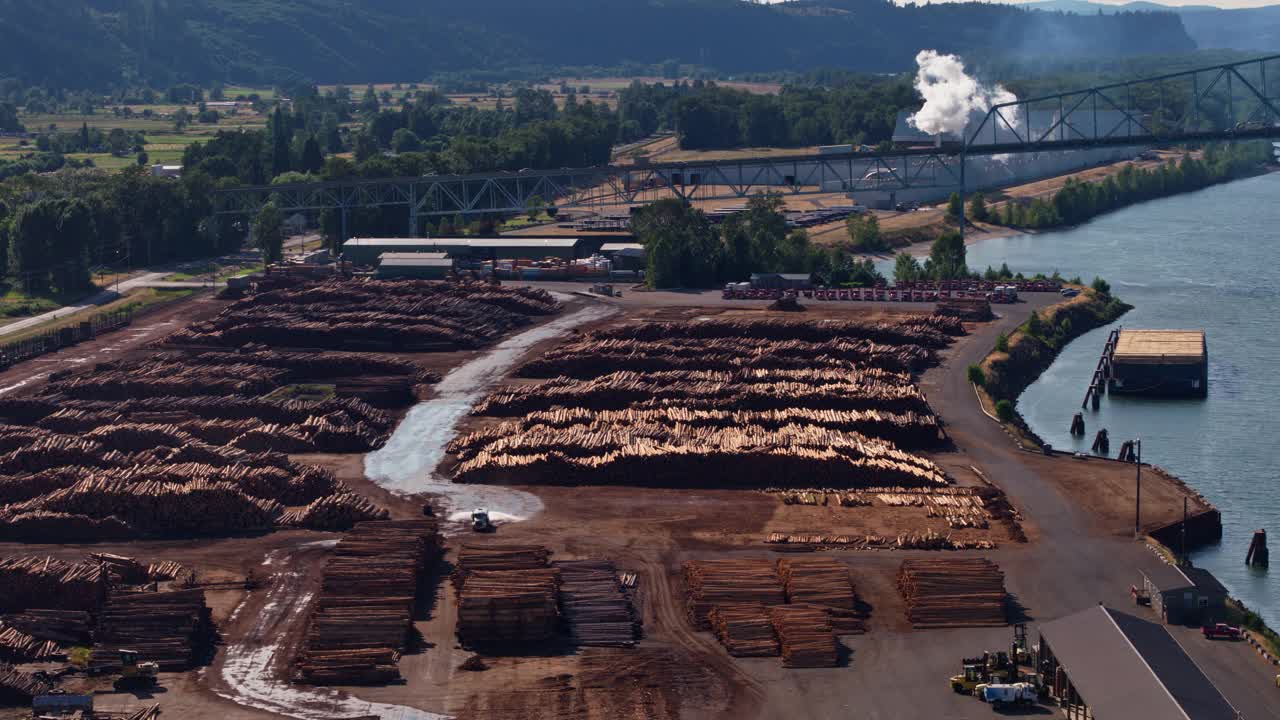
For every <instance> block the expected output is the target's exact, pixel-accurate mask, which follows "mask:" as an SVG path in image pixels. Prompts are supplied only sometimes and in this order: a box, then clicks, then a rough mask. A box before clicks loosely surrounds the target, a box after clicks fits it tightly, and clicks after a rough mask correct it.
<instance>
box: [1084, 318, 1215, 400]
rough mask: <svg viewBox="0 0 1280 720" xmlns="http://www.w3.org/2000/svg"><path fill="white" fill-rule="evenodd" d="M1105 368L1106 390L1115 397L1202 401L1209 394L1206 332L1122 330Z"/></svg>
mask: <svg viewBox="0 0 1280 720" xmlns="http://www.w3.org/2000/svg"><path fill="white" fill-rule="evenodd" d="M1108 344H1109V345H1110V344H1111V343H1110V340H1109V341H1108ZM1104 355H1106V353H1104ZM1102 364H1103V361H1101V360H1100V361H1099V366H1101V365H1102ZM1105 364H1106V365H1108V366H1109V373H1108V383H1107V385H1108V388H1107V389H1108V391H1110V392H1113V393H1127V394H1134V395H1191V396H1199V397H1204V396H1205V395H1206V394H1207V393H1208V387H1209V350H1208V345H1207V343H1206V341H1205V335H1204V331H1203V330H1123V329H1121V330H1119V331H1118V332H1117V333H1116V340H1115V343H1114V345H1112V346H1111V352H1110V356H1109V358H1107V359H1106V363H1105Z"/></svg>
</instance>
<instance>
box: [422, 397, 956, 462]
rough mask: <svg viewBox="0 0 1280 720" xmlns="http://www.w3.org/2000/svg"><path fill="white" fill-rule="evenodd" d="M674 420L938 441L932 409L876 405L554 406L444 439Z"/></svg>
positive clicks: (470, 445)
mask: <svg viewBox="0 0 1280 720" xmlns="http://www.w3.org/2000/svg"><path fill="white" fill-rule="evenodd" d="M657 425H668V426H674V425H680V426H682V427H687V428H730V427H760V428H764V429H767V430H776V429H778V428H781V427H786V426H788V425H795V426H808V427H815V428H822V429H826V430H833V431H838V432H843V433H858V434H860V435H867V436H870V437H875V438H880V439H883V440H887V441H889V442H892V443H893V444H895V445H897V446H898V447H900V448H904V449H914V448H929V447H936V446H937V445H938V443H939V441H940V439H941V438H940V435H939V432H938V420H937V417H935V416H934V415H932V414H925V413H916V412H905V413H891V412H884V411H880V410H810V409H808V408H783V409H778V410H760V411H751V410H692V409H689V408H683V407H674V406H672V407H663V408H653V409H645V410H639V409H626V410H603V411H592V410H587V409H585V408H578V407H575V408H566V407H557V408H553V409H551V410H540V411H537V412H531V413H529V414H527V415H525V416H524V417H522V418H520V419H518V420H512V421H505V422H501V423H498V424H497V425H494V426H491V427H487V428H484V429H481V430H478V431H476V432H473V433H469V434H467V435H463V436H461V437H459V438H457V439H455V440H454V441H453V442H451V443H450V444H449V447H448V451H449V452H450V453H453V454H456V455H457V456H458V459H459V460H467V459H469V458H470V457H472V456H473V455H474V454H475V452H476V451H478V450H480V449H482V448H484V447H486V446H489V445H491V444H492V443H494V442H497V441H498V440H502V439H505V438H510V437H512V436H515V435H518V434H520V433H525V432H530V431H538V430H568V429H571V428H583V429H585V430H587V431H589V432H599V431H601V430H605V429H609V428H614V427H626V426H640V427H652V426H657Z"/></svg>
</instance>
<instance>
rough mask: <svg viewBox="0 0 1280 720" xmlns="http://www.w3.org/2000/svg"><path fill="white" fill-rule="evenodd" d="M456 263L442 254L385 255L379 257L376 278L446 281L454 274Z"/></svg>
mask: <svg viewBox="0 0 1280 720" xmlns="http://www.w3.org/2000/svg"><path fill="white" fill-rule="evenodd" d="M453 269H454V261H453V260H452V259H450V258H448V257H447V256H446V254H445V253H442V252H422V253H403V252H402V253H383V254H382V255H381V256H379V257H378V269H377V271H376V272H375V273H374V277H377V278H379V279H392V278H413V279H415V280H444V279H446V278H448V277H449V274H450V273H452V272H453Z"/></svg>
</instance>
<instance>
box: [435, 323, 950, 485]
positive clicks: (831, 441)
mask: <svg viewBox="0 0 1280 720" xmlns="http://www.w3.org/2000/svg"><path fill="white" fill-rule="evenodd" d="M954 332H963V329H962V328H961V327H957V326H956V325H955V323H954V322H953V320H952V319H949V318H938V319H927V318H911V319H909V320H904V321H901V322H804V321H798V322H797V321H772V320H766V321H758V320H736V319H734V320H724V319H712V320H707V321H700V322H691V323H647V324H636V325H628V326H622V327H615V328H609V329H605V330H600V331H596V332H593V333H590V334H587V335H585V336H582V337H581V338H579V339H577V340H575V341H573V342H570V343H568V344H566V345H563V346H561V347H559V348H557V349H554V350H552V351H550V352H549V353H547V355H545V356H544V357H543V358H541V359H538V360H534V361H532V362H530V363H528V364H526V365H525V366H524V367H523V368H521V370H520V371H519V372H520V374H521V375H524V376H526V377H536V378H544V380H543V381H542V382H540V383H537V384H520V385H510V386H506V387H501V388H498V389H496V390H495V391H494V392H492V393H491V394H490V395H489V396H488V397H487V398H485V400H483V401H482V402H481V403H479V404H478V405H477V406H476V408H475V410H474V414H476V415H484V416H489V417H498V418H516V419H512V420H508V421H505V422H502V423H499V424H496V425H491V426H489V427H487V428H485V429H481V430H479V431H477V432H475V433H472V434H470V435H466V436H463V437H460V438H458V439H457V440H455V441H454V442H453V443H452V444H451V445H450V447H449V450H450V452H452V453H454V454H455V455H456V456H457V460H458V462H457V464H456V466H455V469H454V480H455V481H457V482H480V483H499V484H501V483H509V484H542V483H555V484H567V485H588V484H601V483H608V484H627V485H645V486H661V487H688V486H691V485H707V484H711V485H714V486H724V485H729V486H737V487H760V486H764V485H783V486H787V485H791V486H813V485H814V484H815V483H817V482H820V483H824V484H830V485H831V486H832V487H845V488H856V487H864V486H873V485H875V486H879V485H885V484H896V485H900V486H904V487H939V486H943V485H944V484H945V483H946V477H945V475H944V474H943V472H942V470H941V469H940V468H938V467H937V466H936V465H935V464H933V463H932V462H930V461H929V460H926V459H924V458H921V457H919V456H918V455H915V454H912V453H911V452H910V450H914V449H922V448H931V447H936V446H937V445H938V444H939V443H940V442H941V440H942V439H943V437H944V436H943V434H942V432H941V429H940V426H939V423H938V421H937V418H936V417H935V416H934V414H933V412H932V410H931V409H930V407H929V404H928V401H927V400H926V399H925V396H924V394H923V393H922V392H921V391H920V389H919V388H918V387H917V386H916V385H915V384H914V382H913V379H912V376H911V374H910V373H911V372H913V371H915V370H919V369H921V368H922V367H925V366H927V365H928V364H930V363H932V362H934V361H935V357H934V353H935V351H936V350H938V349H941V348H944V347H946V346H947V345H948V344H949V343H950V342H951V337H952V335H951V333H954Z"/></svg>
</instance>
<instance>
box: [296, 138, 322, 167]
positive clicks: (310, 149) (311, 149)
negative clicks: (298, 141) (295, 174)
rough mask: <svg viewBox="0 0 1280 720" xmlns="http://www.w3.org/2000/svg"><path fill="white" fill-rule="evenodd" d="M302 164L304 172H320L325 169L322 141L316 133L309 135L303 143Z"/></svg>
mask: <svg viewBox="0 0 1280 720" xmlns="http://www.w3.org/2000/svg"><path fill="white" fill-rule="evenodd" d="M300 164H301V166H302V168H301V169H302V172H304V173H318V172H320V171H321V170H323V169H324V153H323V152H321V150H320V141H319V140H317V139H316V136H315V135H310V136H308V137H307V141H306V143H304V144H303V146H302V158H301V163H300Z"/></svg>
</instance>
